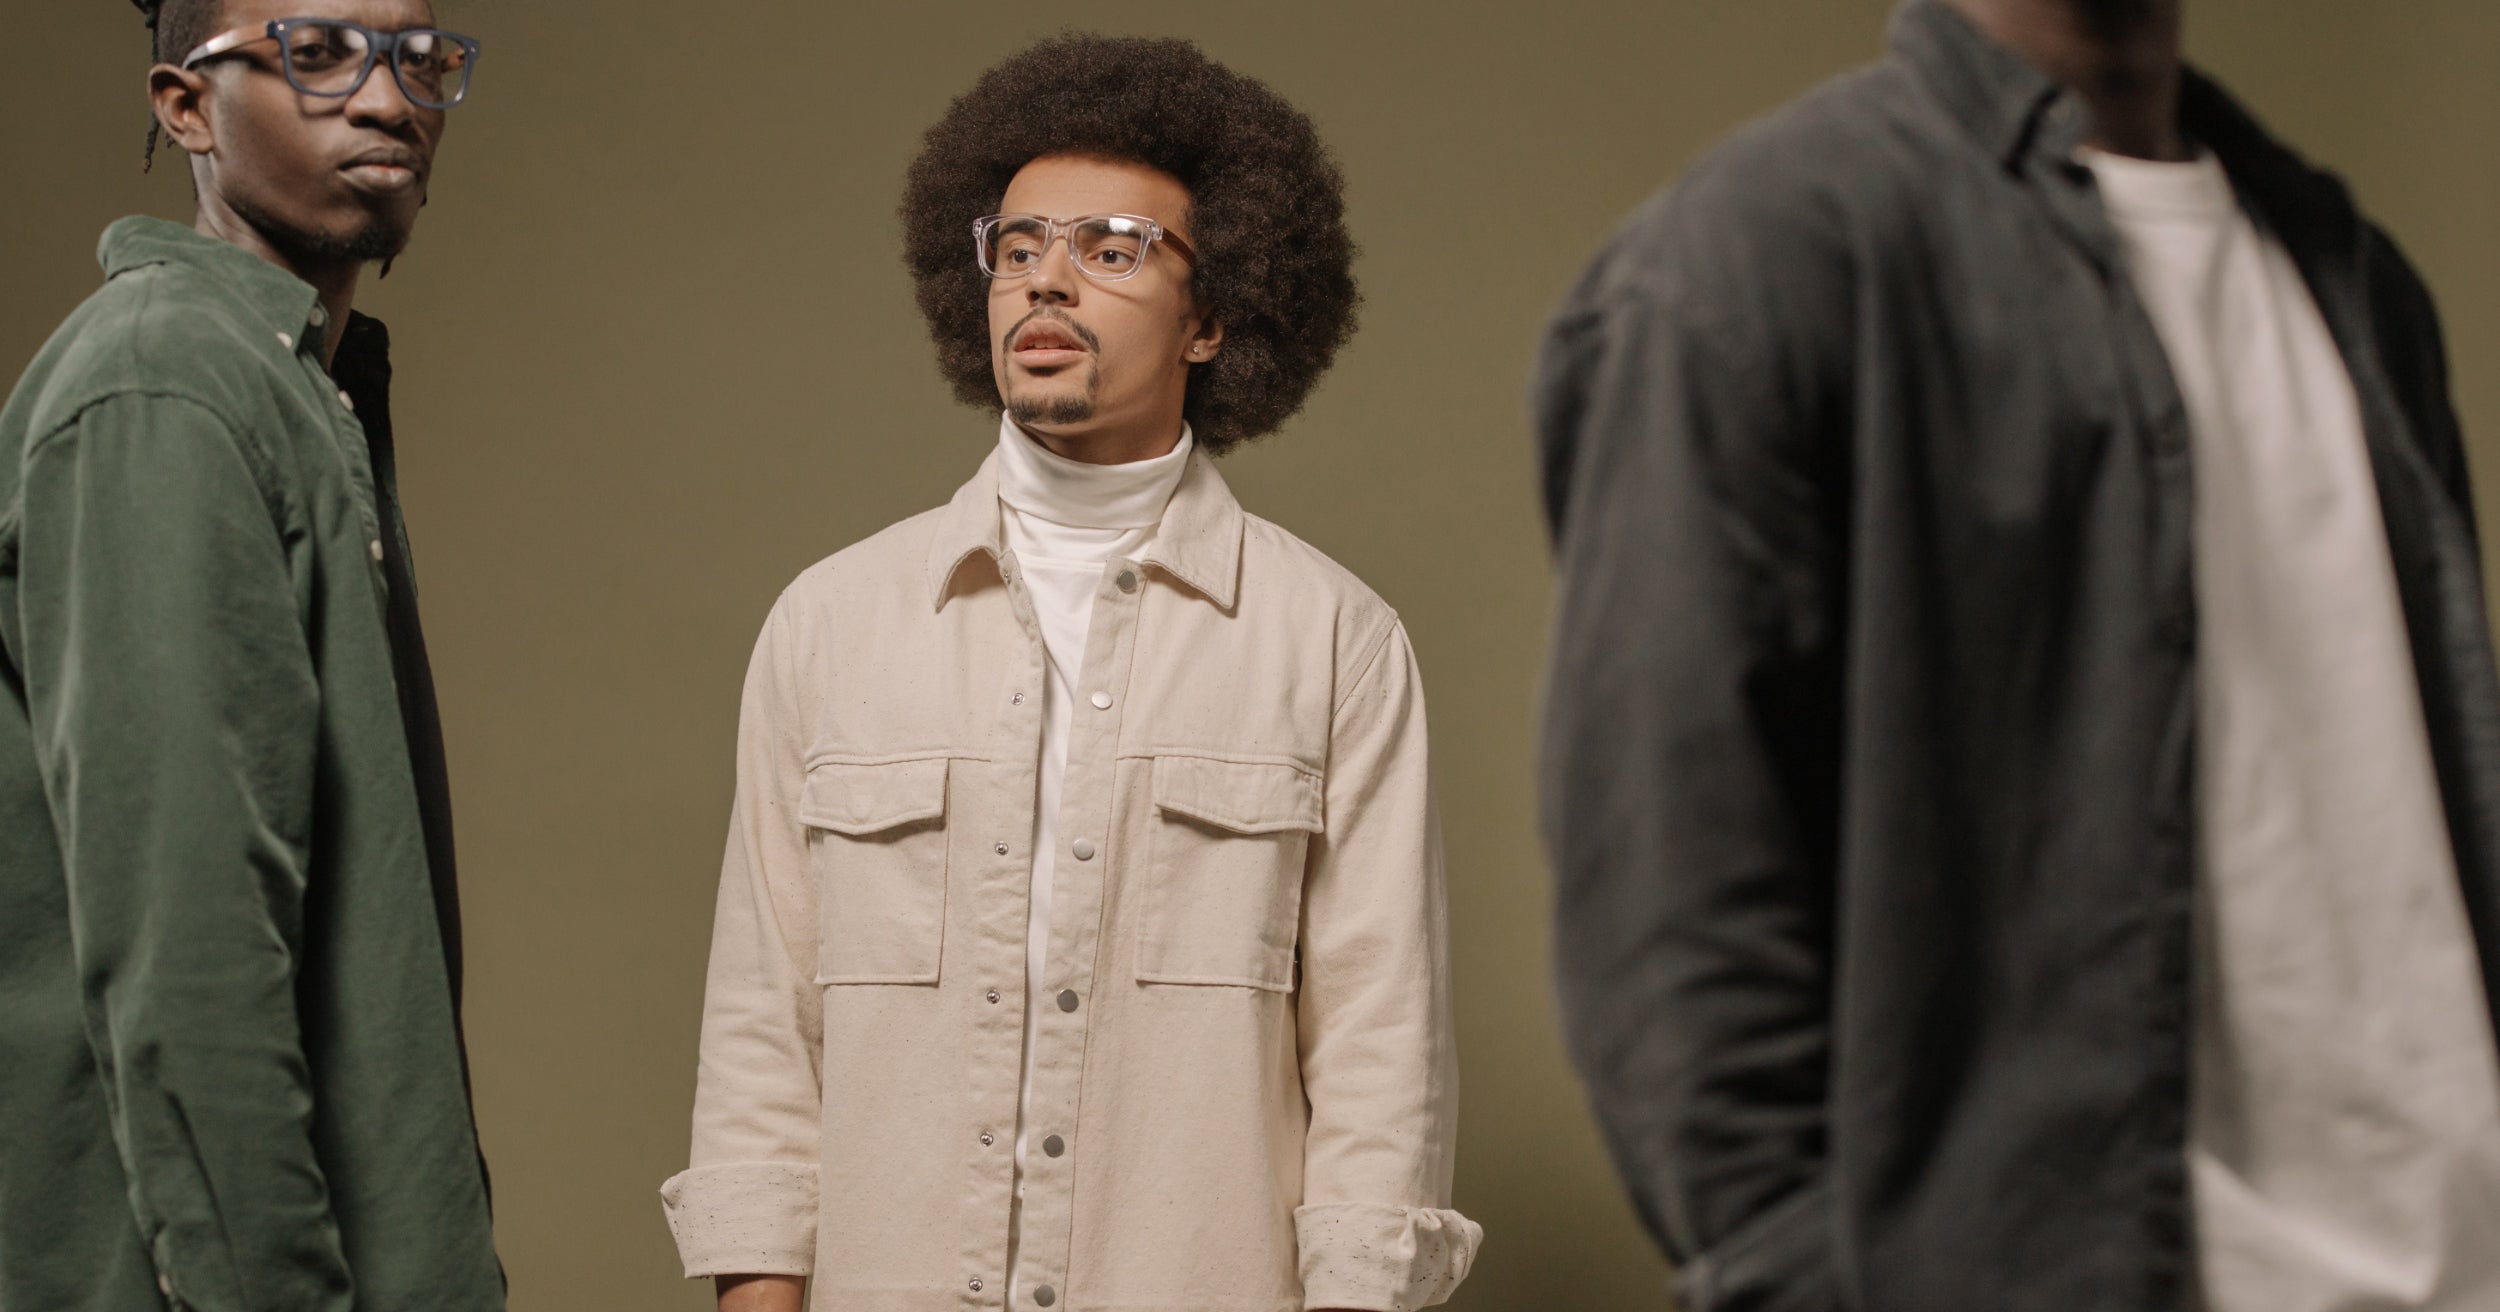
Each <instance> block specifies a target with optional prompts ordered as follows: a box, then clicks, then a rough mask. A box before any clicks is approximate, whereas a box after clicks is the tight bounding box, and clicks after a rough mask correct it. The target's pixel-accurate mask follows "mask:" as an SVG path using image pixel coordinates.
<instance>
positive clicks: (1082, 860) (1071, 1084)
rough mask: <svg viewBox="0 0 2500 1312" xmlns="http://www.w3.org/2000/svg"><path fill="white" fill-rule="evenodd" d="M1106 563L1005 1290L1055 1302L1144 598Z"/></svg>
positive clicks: (1091, 632)
mask: <svg viewBox="0 0 2500 1312" xmlns="http://www.w3.org/2000/svg"><path fill="white" fill-rule="evenodd" d="M1112 569H1113V571H1115V572H1113V573H1111V574H1109V575H1108V576H1107V577H1105V579H1104V580H1103V583H1102V586H1101V587H1100V588H1099V589H1098V590H1097V591H1096V593H1095V596H1094V611H1093V619H1092V622H1091V624H1090V625H1089V626H1088V633H1087V635H1086V644H1085V652H1086V655H1085V668H1084V669H1083V670H1081V671H1079V673H1080V675H1081V679H1080V681H1079V682H1078V683H1077V685H1076V686H1077V687H1078V688H1085V689H1094V690H1096V691H1095V695H1094V697H1093V698H1092V699H1090V700H1092V701H1093V705H1094V708H1095V709H1096V710H1097V711H1098V712H1100V713H1099V714H1092V715H1082V714H1080V715H1079V716H1078V717H1077V718H1076V719H1075V721H1074V722H1073V723H1072V724H1071V725H1070V726H1069V730H1070V741H1069V744H1068V765H1067V774H1066V777H1065V781H1064V783H1063V785H1062V795H1061V802H1060V812H1059V826H1058V827H1059V832H1060V833H1061V834H1062V835H1065V836H1066V837H1065V838H1064V839H1063V841H1064V842H1065V846H1064V847H1063V848H1062V849H1061V851H1062V852H1063V855H1062V857H1061V858H1060V861H1059V865H1058V875H1057V877H1056V880H1055V885H1054V889H1053V893H1052V909H1051V921H1052V924H1051V930H1050V934H1051V939H1050V961H1051V962H1052V969H1051V973H1052V974H1053V975H1054V976H1056V977H1057V978H1056V980H1055V981H1054V983H1056V984H1057V985H1059V988H1058V991H1057V993H1056V995H1055V999H1054V1000H1055V1002H1056V1006H1044V1007H1042V1009H1041V1011H1040V1013H1039V1015H1038V1016H1037V1017H1036V1025H1035V1034H1034V1054H1035V1055H1034V1062H1033V1076H1032V1078H1033V1096H1032V1100H1031V1104H1030V1107H1029V1113H1030V1120H1029V1121H1028V1122H1027V1125H1028V1127H1029V1128H1028V1129H1027V1131H1026V1132H1027V1133H1029V1134H1035V1135H1045V1134H1046V1137H1042V1138H1040V1139H1039V1140H1038V1141H1037V1146H1038V1147H1039V1148H1040V1150H1041V1151H1040V1152H1039V1153H1038V1154H1036V1155H1035V1156H1033V1157H1031V1158H1029V1159H1028V1160H1027V1161H1026V1163H1025V1174H1024V1182H1023V1184H1024V1188H1023V1193H1022V1199H1023V1201H1022V1204H1021V1211H1020V1218H1021V1219H1020V1228H1019V1234H1020V1241H1019V1244H1018V1250H1017V1271H1016V1273H1015V1280H1014V1282H1013V1292H1014V1296H1015V1297H1016V1299H1017V1300H1018V1302H1019V1304H1020V1305H1021V1306H1024V1307H1049V1306H1051V1305H1052V1304H1054V1303H1056V1302H1057V1301H1058V1300H1059V1296H1060V1293H1061V1289H1062V1286H1063V1285H1064V1283H1065V1280H1064V1277H1065V1276H1066V1273H1067V1259H1068V1253H1069V1239H1070V1226H1071V1222H1072V1219H1073V1216H1072V1208H1071V1205H1070V1204H1071V1197H1072V1190H1071V1185H1072V1183H1073V1180H1074V1177H1073V1175H1072V1174H1071V1170H1070V1168H1071V1167H1072V1165H1073V1163H1074V1155H1073V1154H1072V1153H1071V1152H1070V1151H1069V1146H1070V1144H1072V1143H1073V1142H1074V1140H1075V1138H1076V1135H1077V1131H1078V1129H1079V1128H1080V1127H1079V1125H1078V1115H1077V1112H1078V1108H1079V1107H1080V1106H1081V1105H1082V1104H1083V1101H1084V1099H1083V1085H1082V1081H1083V1079H1084V1061H1083V1054H1084V1051H1085V1045H1086V1033H1087V1028H1088V1026H1089V1025H1091V1023H1092V1016H1093V1010H1092V1009H1091V1008H1087V1007H1085V1006H1084V1005H1083V1000H1084V996H1085V995H1086V994H1089V993H1092V992H1094V987H1093V986H1094V975H1095V971H1096V969H1097V967H1098V966H1099V964H1100V961H1099V957H1100V952H1101V943H1102V924H1101V920H1102V908H1103V902H1104V897H1105V894H1106V888H1107V884H1108V881H1109V879H1110V878H1111V876H1112V865H1113V862H1114V861H1115V860H1117V859H1119V857H1120V852H1119V850H1118V848H1117V846H1116V838H1117V836H1116V835H1115V834H1114V833H1113V831H1112V827H1111V826H1112V821H1113V815H1112V809H1113V808H1112V800H1113V792H1114V787H1113V785H1114V778H1115V772H1116V770H1117V767H1118V759H1119V744H1120V739H1121V733H1122V726H1123V724H1124V721H1125V718H1126V709H1127V708H1126V705H1125V703H1126V698H1125V697H1124V696H1121V695H1119V694H1122V693H1124V692H1125V691H1126V689H1127V687H1128V682H1129V678H1130V670H1131V666H1132V662H1133V660H1134V657H1135V651H1136V641H1137V628H1138V623H1139V618H1140V616H1141V614H1142V611H1143V607H1142V602H1143V600H1144V598H1143V596H1142V595H1141V594H1140V592H1139V591H1138V590H1137V589H1136V587H1135V586H1134V584H1135V578H1134V573H1135V567H1134V566H1133V565H1130V564H1126V563H1124V562H1121V563H1115V564H1114V565H1113V567H1112ZM1121 575H1128V576H1130V583H1131V586H1130V587H1126V588H1123V587H1122V586H1120V582H1119V578H1120V576H1121ZM1070 858H1073V860H1071V859H1070ZM1043 996H1044V997H1052V996H1053V995H1048V994H1046V995H1043ZM1037 1001H1038V999H1037ZM1028 1142H1036V1141H1028Z"/></svg>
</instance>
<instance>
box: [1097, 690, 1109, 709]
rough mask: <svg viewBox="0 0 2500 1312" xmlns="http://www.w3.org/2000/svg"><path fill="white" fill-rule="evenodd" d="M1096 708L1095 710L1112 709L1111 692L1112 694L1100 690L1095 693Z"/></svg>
mask: <svg viewBox="0 0 2500 1312" xmlns="http://www.w3.org/2000/svg"><path fill="white" fill-rule="evenodd" d="M1094 709H1095V710H1097V711H1107V710H1110V709H1111V694H1110V693H1107V692H1098V693H1095V694H1094Z"/></svg>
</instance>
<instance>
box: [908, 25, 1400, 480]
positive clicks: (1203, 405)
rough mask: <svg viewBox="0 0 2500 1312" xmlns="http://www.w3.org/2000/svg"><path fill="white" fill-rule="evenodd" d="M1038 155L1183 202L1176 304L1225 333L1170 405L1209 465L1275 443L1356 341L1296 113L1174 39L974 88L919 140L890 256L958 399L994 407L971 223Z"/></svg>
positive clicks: (1349, 272) (1016, 67) (1320, 155)
mask: <svg viewBox="0 0 2500 1312" xmlns="http://www.w3.org/2000/svg"><path fill="white" fill-rule="evenodd" d="M1045 155H1091V156H1098V157H1103V158H1108V159H1116V160H1123V161H1128V162H1131V163H1137V164H1143V165H1146V166H1147V167H1149V168H1154V169H1158V170H1160V171H1162V172H1164V173H1168V174H1170V175H1171V176H1173V177H1174V178H1176V179H1178V180H1179V181H1180V183H1181V185H1182V186H1183V187H1185V188H1187V189H1188V192H1189V198H1190V206H1189V216H1188V222H1189V229H1190V242H1191V245H1192V246H1193V247H1195V248H1196V250H1197V253H1198V266H1197V268H1196V270H1195V272H1194V273H1193V274H1192V278H1191V291H1192V292H1193V294H1194V295H1195V296H1196V297H1197V299H1198V303H1199V304H1200V305H1201V306H1203V307H1204V308H1205V311H1206V313H1207V314H1208V315H1209V316H1210V317H1211V318H1213V319H1214V320H1215V321H1216V322H1217V323H1219V324H1222V325H1223V327H1224V346H1223V349H1222V350H1220V351H1218V352H1217V353H1216V356H1215V358H1214V359H1213V360H1211V361H1208V362H1206V363H1203V364H1197V365H1192V366H1191V367H1190V375H1189V390H1188V394H1187V398H1186V400H1185V401H1184V402H1183V404H1182V411H1181V413H1182V417H1183V418H1185V419H1186V420H1187V421H1188V423H1189V426H1190V429H1191V432H1192V433H1193V434H1194V436H1195V438H1196V441H1197V443H1198V445H1199V446H1201V447H1203V448H1205V449H1206V450H1207V451H1208V452H1209V453H1210V454H1221V453H1223V452H1224V451H1226V450H1228V449H1230V448H1231V447H1234V446H1236V445H1238V444H1240V443H1242V442H1245V441H1247V440H1249V439H1251V438H1254V437H1259V436H1262V435H1264V434H1267V433H1270V432H1273V431H1274V430H1275V429H1276V427H1277V426H1278V425H1279V424H1282V423H1283V422H1284V421H1285V420H1286V418H1287V417H1289V416H1290V415H1292V414H1293V412H1294V411H1296V410H1299V409H1301V408H1302V402H1303V400H1304V399H1305V398H1307V397H1308V396H1309V395H1310V394H1311V389H1312V388H1313V387H1314V386H1316V385H1317V384H1318V382H1319V378H1320V375H1321V374H1323V373H1325V372H1327V370H1328V365H1329V362H1330V361H1331V360H1333V359H1334V358H1335V357H1336V354H1337V348H1338V347H1340V346H1342V345H1344V344H1345V340H1346V338H1347V337H1349V336H1351V335H1352V334H1353V331H1354V307H1355V303H1356V301H1357V299H1358V297H1357V295H1356V293H1355V289H1354V273H1353V263H1354V241H1353V238H1352V237H1350V236H1349V235H1348V234H1347V232H1346V227H1345V180H1344V178H1343V177H1342V176H1341V175H1340V174H1339V173H1338V172H1337V166H1336V163H1335V161H1333V160H1332V159H1331V158H1330V157H1329V154H1328V150H1327V148H1326V147H1324V146H1322V145H1321V144H1320V140H1319V133H1318V131H1317V129H1315V128H1313V127H1312V126H1311V120H1310V119H1309V118H1308V117H1306V116H1304V115H1303V113H1302V112H1301V111H1300V110H1297V109H1295V108H1294V107H1293V106H1292V105H1290V104H1288V103H1286V101H1285V99H1284V98H1283V97H1282V96H1279V95H1277V94H1276V93H1275V92H1274V91H1271V90H1269V89H1268V88H1267V86H1266V85H1265V84H1263V83H1261V82H1259V81H1257V80H1255V79H1253V78H1249V77H1245V76H1243V75H1242V74H1239V73H1236V72H1234V71H1232V70H1231V69H1228V68H1226V67H1224V66H1223V65H1221V64H1218V63H1216V62H1215V61H1214V60H1212V59H1209V58H1207V56H1206V55H1205V54H1204V53H1203V52H1201V51H1200V50H1199V49H1198V47H1197V46H1196V45H1194V44H1192V43H1190V42H1188V41H1182V40H1157V39H1148V38H1142V37H1104V36H1095V35H1090V34H1068V35H1063V36H1058V37H1053V38H1051V39H1048V40H1045V41H1042V42H1040V43H1038V44H1036V45H1034V46H1032V47H1030V48H1028V49H1026V50H1025V51H1023V52H1022V53H1020V54H1018V55H1015V56H1014V57H1012V58H1010V59H1008V60H1007V61H1006V62H1004V63H1001V64H999V65H997V66H995V67H993V68H991V69H990V70H989V71H988V72H986V73H983V74H982V75H981V77H980V79H979V80H978V81H976V82H974V83H973V84H972V89H971V90H969V91H967V92H965V93H964V94H963V95H962V96H960V97H958V98H957V99H956V100H955V102H954V103H953V104H952V105H949V106H948V107H947V110H946V114H945V116H944V117H942V118H940V119H939V120H938V121H937V124H936V125H935V126H934V127H931V128H930V129H929V133H928V136H927V137H926V138H925V139H924V140H923V142H922V144H921V150H920V156H919V158H917V159H915V160H913V161H912V165H911V170H910V173H909V175H908V176H907V178H906V180H905V183H904V187H903V203H902V210H901V215H902V220H903V260H904V263H905V264H906V265H907V266H909V267H910V269H911V276H912V282H913V284H914V287H915V290H916V292H917V298H918V300H919V302H920V312H921V313H922V314H923V315H925V316H927V318H928V321H929V335H930V336H931V337H932V338H934V339H935V340H936V343H937V352H938V369H939V372H941V373H943V374H944V375H945V376H946V381H947V382H948V383H949V384H951V385H952V386H953V388H954V391H955V396H956V398H957V399H959V400H961V401H963V402H964V403H966V404H968V405H978V406H995V405H996V404H997V403H998V390H997V381H996V378H995V377H994V375H993V374H992V373H991V356H990V329H989V279H988V278H987V277H986V276H985V275H984V274H982V272H981V270H980V268H979V267H978V266H977V265H976V264H975V262H974V260H973V252H972V222H973V220H975V219H977V218H980V217H981V216H983V215H986V214H991V213H995V212H996V211H997V210H998V207H999V203H1000V198H1001V197H1003V196H1004V195H1006V192H1007V184H1008V182H1009V181H1011V180H1012V179H1013V178H1014V177H1015V175H1016V172H1017V170H1019V169H1021V168H1023V167H1024V166H1025V165H1026V164H1029V163H1031V162H1032V161H1034V160H1036V159H1039V158H1041V157H1043V156H1045Z"/></svg>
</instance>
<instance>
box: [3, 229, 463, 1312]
mask: <svg viewBox="0 0 2500 1312" xmlns="http://www.w3.org/2000/svg"><path fill="white" fill-rule="evenodd" d="M102 254H103V259H104V266H105V274H106V282H105V285H104V287H103V289H102V290H100V291H98V292H97V293H96V294H95V295H94V296H92V297H90V298H89V299H88V301H87V303H86V304H84V305H82V306H81V307H79V309H78V310H77V312H76V313H74V314H72V315H71V316H70V318H69V321H68V322H67V323H65V324H63V325H62V327H61V329H60V331H59V332H58V333H56V334H55V335H54V336H53V338H52V340H51V341H50V342H49V343H48V344H46V345H45V347H44V349H43V351H42V352H41V353H40V354H39V355H37V357H36V359H35V361H34V363H33V364H32V365H31V366H29V367H28V369H27V371H26V374H25V376H24V377H23V378H22V379H21V380H20V381H19V383H18V386H17V389H16V391H15V392H14V393H13V394H12V395H11V396H10V398H9V402H8V405H7V407H6V409H5V410H0V686H5V688H6V689H7V693H8V695H6V696H0V1307H5V1308H9V1309H12V1312H15V1310H16V1309H27V1310H28V1312H35V1310H38V1309H39V1310H41V1312H138V1310H140V1309H147V1310H149V1312H154V1310H155V1309H161V1308H164V1307H166V1306H167V1305H168V1304H169V1303H170V1304H171V1305H173V1306H177V1307H182V1308H190V1309H199V1310H201V1312H267V1310H268V1309H273V1308H284V1309H289V1310H290V1312H295V1310H297V1309H301V1310H303V1312H313V1310H315V1309H325V1310H330V1312H347V1309H349V1308H351V1307H352V1308H354V1309H355V1312H419V1310H420V1309H422V1310H424V1312H441V1310H445V1309H459V1310H462V1312H475V1310H482V1309H499V1308H501V1307H502V1306H503V1303H504V1300H503V1286H502V1277H501V1273H500V1271H499V1269H498V1267H497V1265H496V1261H495V1252H494V1245H493V1235H492V1231H491V1227H490V1225H489V1220H488V1216H487V1199H486V1182H485V1174H484V1168H483V1166H482V1164H481V1162H480V1160H479V1157H478V1150H477V1140H476V1134H475V1130H474V1128H473V1126H472V1124H471V1121H470V1116H469V1104H468V1099H467V1092H466V1088H465V1084H464V1080H463V1070H462V1057H461V1049H460V1038H459V1029H458V1013H457V1002H456V989H457V983H458V957H457V944H458V938H457V919H456V916H457V911H456V900H455V898H454V897H453V894H452V885H451V879H452V871H451V867H450V817H449V814H448V808H447V806H446V804H445V803H446V797H447V790H446V789H445V787H444V783H443V776H442V747H441V738H440V730H439V728H438V727H437V722H436V720H435V715H434V704H433V685H432V681H431V677H430V675H429V674H428V673H427V670H426V665H425V658H424V645H423V639H422V637H421V635H420V634H419V632H418V630H417V627H416V598H415V590H414V589H415V585H414V580H413V572H412V569H411V566H410V564H409V558H408V544H407V539H406V537H405V535H404V534H403V532H402V529H401V525H400V520H399V508H398V494H397V491H396V489H395V487H394V480H393V477H392V473H393V461H392V448H391V429H390V421H389V417H388V416H389V412H388V397H389V393H388V390H387V388H388V383H389V377H390V366H389V361H388V356H387V349H388V348H387V341H386V338H385V337H384V335H383V332H382V329H381V325H379V324H377V323H374V322H372V321H371V320H367V319H362V318H358V319H356V320H353V321H351V322H350V324H349V325H348V327H347V329H346V333H345V336H344V338H343V339H342V342H341V345H340V348H339V353H338V357H337V360H336V361H335V363H334V364H333V366H332V368H331V370H329V371H327V372H325V370H324V368H323V362H322V358H321V352H322V348H323V347H324V346H325V345H326V342H327V333H326V331H325V324H324V322H323V319H322V311H321V310H320V308H319V307H318V306H317V305H316V304H315V299H314V293H313V289H312V288H311V287H310V286H308V285H306V284H305V283H304V282H302V281H301V280H299V279H297V278H295V277H293V276H292V275H290V274H288V273H286V272H284V271H282V270H280V269H278V268H277V267H276V266H275V265H272V264H270V263H268V262H267V261H265V260H262V259H260V258H258V257H257V256H254V255H252V254H250V253H248V252H245V251H243V250H240V249H238V248H236V247H233V246H230V245H227V244H225V243H223V242H219V241H215V240H212V239H210V238H208V237H205V236H202V235H200V234H199V233H196V232H193V231H192V230H190V229H188V228H183V227H178V226H176V225H174V224H170V223H166V222H163V221H161V220H156V219H145V218H140V219H125V220H123V221H122V222H120V223H117V224H115V225H113V227H112V228H111V229H109V230H108V231H107V232H106V233H105V236H104V242H103V252H102Z"/></svg>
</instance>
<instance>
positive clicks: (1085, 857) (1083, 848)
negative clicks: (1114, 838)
mask: <svg viewBox="0 0 2500 1312" xmlns="http://www.w3.org/2000/svg"><path fill="white" fill-rule="evenodd" d="M1068 850H1069V851H1071V852H1074V853H1076V859H1077V860H1079V861H1091V860H1093V859H1094V840H1092V839H1090V838H1080V839H1078V840H1076V841H1075V842H1073V843H1070V844H1069V845H1068Z"/></svg>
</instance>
